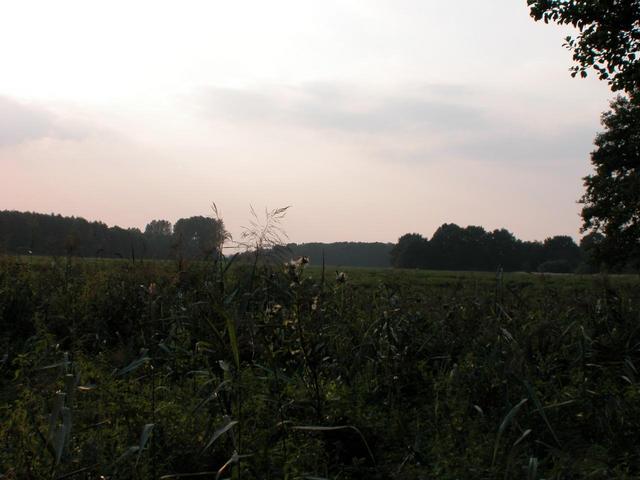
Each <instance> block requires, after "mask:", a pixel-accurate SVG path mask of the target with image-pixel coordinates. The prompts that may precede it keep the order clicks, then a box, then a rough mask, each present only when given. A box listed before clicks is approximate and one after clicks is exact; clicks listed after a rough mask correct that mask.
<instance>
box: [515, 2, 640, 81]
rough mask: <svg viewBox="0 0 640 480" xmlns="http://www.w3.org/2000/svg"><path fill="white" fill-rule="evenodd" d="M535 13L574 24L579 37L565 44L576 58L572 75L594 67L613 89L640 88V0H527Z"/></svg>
mask: <svg viewBox="0 0 640 480" xmlns="http://www.w3.org/2000/svg"><path fill="white" fill-rule="evenodd" d="M527 4H528V5H529V8H530V9H531V16H532V17H533V18H534V19H535V20H536V21H539V20H542V21H544V22H545V23H549V22H550V21H552V22H555V23H558V24H560V25H573V27H575V28H577V29H578V32H579V33H578V35H577V37H571V36H569V37H567V38H566V43H565V45H566V46H567V47H568V48H569V49H570V50H571V51H572V52H573V60H574V61H575V62H576V65H574V66H573V67H572V68H571V75H572V76H574V77H575V76H576V75H578V74H579V75H580V76H581V77H586V76H587V71H588V70H589V69H590V68H593V69H594V70H596V71H597V72H598V76H599V78H600V79H601V80H606V81H607V82H608V83H609V85H611V89H612V90H613V91H619V90H622V91H625V92H627V93H629V94H636V93H638V92H639V91H640V0H598V1H595V0H570V1H568V0H527Z"/></svg>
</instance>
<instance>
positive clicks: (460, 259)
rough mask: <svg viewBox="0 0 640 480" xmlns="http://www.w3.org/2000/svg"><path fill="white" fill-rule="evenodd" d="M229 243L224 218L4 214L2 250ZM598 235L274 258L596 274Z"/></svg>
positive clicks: (187, 251) (355, 246)
mask: <svg viewBox="0 0 640 480" xmlns="http://www.w3.org/2000/svg"><path fill="white" fill-rule="evenodd" d="M225 237H226V232H225V229H224V224H223V222H222V221H221V220H219V219H214V218H209V217H201V216H196V217H190V218H182V219H180V220H178V221H177V222H176V223H175V225H172V224H171V223H170V222H168V221H167V220H153V221H151V222H150V223H149V224H148V225H147V226H146V228H145V230H144V231H141V230H140V229H138V228H128V229H123V228H120V227H117V226H116V227H109V226H107V225H106V224H104V223H102V222H90V221H87V220H85V219H84V218H79V217H64V216H61V215H55V214H51V215H47V214H41V213H30V212H17V211H0V252H4V253H12V254H23V255H28V254H32V255H53V256H63V255H73V256H80V257H106V258H133V259H141V258H148V259H169V258H205V257H207V256H209V255H211V254H212V253H215V252H216V251H217V249H218V248H219V247H220V245H221V244H222V242H223V241H224V239H225ZM598 241H599V238H597V237H596V236H594V235H591V236H586V237H584V238H583V240H582V242H581V244H580V246H578V245H577V244H576V243H575V242H574V240H573V239H572V238H571V237H568V236H555V237H551V238H547V239H546V240H545V241H544V242H530V241H522V240H518V239H517V238H516V237H515V236H514V235H513V234H512V233H511V232H509V231H508V230H505V229H499V230H494V231H486V230H485V229H484V228H482V227H477V226H468V227H465V228H463V227H460V226H458V225H455V224H444V225H442V226H441V227H440V228H438V229H437V230H436V232H435V233H434V234H433V236H432V237H431V239H430V240H429V239H427V238H426V237H423V236H422V235H420V234H417V233H410V234H406V235H403V236H402V237H400V239H399V240H398V243H396V244H392V243H362V242H337V243H303V244H295V243H291V244H289V245H287V246H285V247H279V248H278V249H277V250H275V251H274V252H273V253H276V254H277V255H278V256H279V257H287V256H288V257H299V256H306V257H309V259H310V261H311V263H312V264H315V265H319V264H321V263H322V262H323V260H324V262H325V263H326V264H327V265H339V266H353V267H396V268H421V269H433V270H479V271H495V270H497V269H499V268H502V269H503V270H504V271H544V272H557V273H564V272H575V271H578V272H585V273H586V272H593V271H596V270H598V269H597V267H596V265H594V264H593V262H592V261H591V255H590V251H591V249H592V248H593V246H594V245H596V244H597V243H598Z"/></svg>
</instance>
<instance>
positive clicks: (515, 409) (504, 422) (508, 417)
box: [491, 398, 528, 466]
mask: <svg viewBox="0 0 640 480" xmlns="http://www.w3.org/2000/svg"><path fill="white" fill-rule="evenodd" d="M527 400H528V399H527V398H523V399H522V400H520V402H518V404H517V405H516V406H515V407H513V408H512V409H511V410H509V413H507V415H506V416H505V417H504V419H503V420H502V423H501V424H500V427H499V428H498V436H497V437H496V442H495V444H494V446H493V459H492V460H491V465H492V466H493V465H494V464H495V463H496V457H497V455H498V447H499V446H500V439H501V438H502V434H503V433H504V431H505V430H506V429H507V427H508V426H509V423H511V420H513V418H514V417H515V416H516V415H517V414H518V412H519V411H520V409H521V408H522V406H523V405H524V404H525V403H527Z"/></svg>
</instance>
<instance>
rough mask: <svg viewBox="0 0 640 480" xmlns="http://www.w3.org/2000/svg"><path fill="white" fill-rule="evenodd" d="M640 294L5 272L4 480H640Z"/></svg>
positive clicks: (572, 282) (379, 276)
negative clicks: (226, 479) (497, 479)
mask: <svg viewBox="0 0 640 480" xmlns="http://www.w3.org/2000/svg"><path fill="white" fill-rule="evenodd" d="M341 272H344V273H345V275H341V274H340V273H341ZM639 287H640V279H639V278H638V277H637V276H573V275H534V274H526V273H516V274H504V275H496V274H490V273H461V272H424V271H409V270H371V269H349V268H346V269H341V271H340V272H336V269H335V268H329V267H327V268H326V269H325V271H324V272H323V270H322V269H320V268H309V267H308V266H305V265H302V264H290V265H289V266H287V267H283V266H282V265H268V264H264V263H261V262H258V263H257V264H256V265H255V266H254V265H251V264H249V265H235V264H234V265H229V264H228V263H227V260H224V259H221V260H219V261H217V262H193V263H176V262H136V263H133V262H129V261H112V260H109V261H106V260H93V261H87V260H80V259H73V258H61V259H53V258H27V257H18V258H16V257H4V258H0V328H1V329H2V336H1V337H0V348H1V350H0V357H1V360H0V361H1V364H0V478H9V479H13V478H16V479H18V478H19V479H22V478H25V479H31V478H33V479H40V478H52V479H63V478H64V479H98V478H111V479H116V478H117V479H129V478H131V479H151V478H154V479H155V478H163V479H171V478H212V479H214V478H233V479H282V478H285V479H324V478H326V479H376V478H378V479H387V478H398V479H400V478H401V479H432V478H437V479H467V478H468V479H494V478H528V479H542V478H545V479H551V478H557V479H569V478H594V479H599V478H603V479H604V478H638V477H640V451H639V450H638V448H637V445H638V441H639V439H640V389H639V386H640V384H639V383H638V380H640V375H639V374H638V371H637V368H639V367H640V288H639Z"/></svg>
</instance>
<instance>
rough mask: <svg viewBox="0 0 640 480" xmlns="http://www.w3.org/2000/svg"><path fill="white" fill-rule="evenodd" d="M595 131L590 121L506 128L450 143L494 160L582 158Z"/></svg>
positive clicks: (467, 154) (468, 153) (464, 153)
mask: <svg viewBox="0 0 640 480" xmlns="http://www.w3.org/2000/svg"><path fill="white" fill-rule="evenodd" d="M594 137H595V131H594V130H593V128H592V127H591V126H590V125H584V126H573V127H565V128H558V129H557V130H556V131H553V132H551V133H549V132H544V131H535V130H527V129H518V130H515V129H509V128H504V126H503V129H502V130H500V131H492V132H487V134H486V135H484V136H481V137H477V138H473V139H467V140H464V141H461V142H460V143H457V144H454V145H450V146H449V148H450V150H451V152H452V153H455V154H458V155H460V156H463V157H465V158H473V159H477V160H486V161H495V162H513V163H527V162H532V161H536V162H544V163H556V162H560V161H566V160H578V159H579V160H580V161H583V160H584V159H585V158H586V157H587V156H588V153H589V151H590V150H591V149H592V147H593V139H594Z"/></svg>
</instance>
